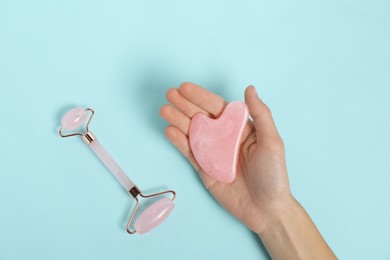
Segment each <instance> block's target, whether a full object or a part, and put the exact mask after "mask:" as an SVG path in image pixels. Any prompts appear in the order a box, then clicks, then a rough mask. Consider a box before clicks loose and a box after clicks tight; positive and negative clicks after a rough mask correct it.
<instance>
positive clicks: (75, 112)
mask: <svg viewBox="0 0 390 260" xmlns="http://www.w3.org/2000/svg"><path fill="white" fill-rule="evenodd" d="M86 116H87V113H86V112H85V110H84V108H82V107H76V108H73V109H71V110H69V111H68V112H67V113H66V114H65V115H64V116H63V117H62V119H61V124H62V128H64V129H65V130H68V131H71V130H74V129H76V128H79V127H80V126H81V125H82V124H83V123H84V121H85V117H86Z"/></svg>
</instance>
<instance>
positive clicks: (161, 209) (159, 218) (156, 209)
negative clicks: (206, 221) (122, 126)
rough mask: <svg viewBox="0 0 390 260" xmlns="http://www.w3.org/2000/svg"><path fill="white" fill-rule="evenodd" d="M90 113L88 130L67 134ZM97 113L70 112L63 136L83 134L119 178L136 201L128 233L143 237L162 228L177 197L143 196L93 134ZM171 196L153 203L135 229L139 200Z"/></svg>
mask: <svg viewBox="0 0 390 260" xmlns="http://www.w3.org/2000/svg"><path fill="white" fill-rule="evenodd" d="M88 112H89V113H90V116H89V119H88V122H87V124H86V125H85V131H83V132H74V133H68V134H64V133H63V131H64V130H65V131H73V130H76V129H79V128H81V127H82V126H83V125H84V122H85V120H86V118H87V113H88ZM94 113H95V112H94V111H93V110H92V109H90V108H87V109H84V108H81V107H76V108H74V109H71V110H70V111H68V112H67V113H66V114H65V115H64V116H63V117H62V120H61V124H62V127H61V129H60V130H59V134H60V136H61V137H70V136H76V135H80V136H81V137H82V139H83V140H84V141H85V143H86V144H87V145H88V146H89V147H90V148H91V149H92V150H93V151H94V152H95V153H96V155H97V156H98V157H99V158H100V160H101V161H102V162H103V163H104V164H105V165H106V167H107V168H108V169H109V170H110V171H111V173H112V174H113V175H114V176H115V178H116V179H117V180H118V181H119V182H120V183H121V184H122V186H123V187H124V188H125V189H126V191H127V192H128V193H130V195H131V196H132V197H133V198H134V199H135V201H136V204H135V207H134V209H133V212H132V213H131V216H130V218H129V221H128V222H127V225H126V231H127V232H128V233H130V234H134V233H136V232H138V233H139V234H144V233H146V232H149V231H150V230H152V229H153V228H155V227H157V226H158V225H160V224H161V223H162V222H163V221H164V220H165V219H166V218H167V217H168V216H169V215H170V214H171V212H172V211H173V209H174V207H175V204H174V203H173V200H174V199H175V197H176V193H175V192H174V191H173V190H167V191H162V192H158V193H153V194H149V195H144V194H142V192H141V190H140V189H139V188H138V187H137V186H136V185H135V184H134V183H133V182H132V181H131V180H130V178H129V177H128V176H127V175H126V174H125V172H124V171H123V170H122V169H121V168H120V167H119V165H118V164H117V163H116V162H115V161H114V159H113V158H112V157H111V156H110V154H109V153H108V152H107V151H106V150H105V149H104V147H103V146H102V145H101V144H100V142H99V141H98V140H97V139H96V137H95V136H94V135H93V134H92V133H91V132H90V131H89V129H88V127H89V123H90V122H91V119H92V117H93V115H94ZM167 193H171V194H172V198H168V197H164V198H162V199H160V200H158V201H157V202H154V203H153V204H151V205H150V206H149V207H148V208H146V209H145V210H144V211H143V212H142V213H141V214H140V215H139V217H138V218H137V219H136V221H135V222H134V225H133V228H131V224H132V222H133V219H134V216H135V213H136V211H137V208H138V204H139V201H138V198H139V196H140V197H142V198H150V197H155V196H160V195H163V194H167Z"/></svg>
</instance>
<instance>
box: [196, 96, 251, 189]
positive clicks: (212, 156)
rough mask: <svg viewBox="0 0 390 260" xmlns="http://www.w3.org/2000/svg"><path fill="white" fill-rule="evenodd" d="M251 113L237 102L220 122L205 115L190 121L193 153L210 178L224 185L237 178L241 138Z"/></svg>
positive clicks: (226, 110) (232, 104)
mask: <svg viewBox="0 0 390 260" xmlns="http://www.w3.org/2000/svg"><path fill="white" fill-rule="evenodd" d="M248 114H249V113H248V107H247V105H246V104H244V103H242V102H240V101H234V102H232V103H230V104H228V105H227V106H226V108H225V110H224V111H223V113H222V115H221V116H220V117H219V118H217V119H212V118H210V117H208V116H206V115H204V114H202V113H198V114H196V115H195V116H194V117H193V118H192V119H191V123H190V128H189V139H190V146H191V150H192V153H193V154H194V157H195V159H196V161H197V162H198V163H199V165H200V167H201V168H202V169H203V170H204V171H205V172H206V173H207V174H208V175H209V176H210V177H211V178H213V179H215V180H217V181H220V182H224V183H230V182H233V181H234V179H235V178H236V176H237V161H238V154H239V150H240V144H241V137H242V133H243V131H244V127H245V125H246V123H247V121H248Z"/></svg>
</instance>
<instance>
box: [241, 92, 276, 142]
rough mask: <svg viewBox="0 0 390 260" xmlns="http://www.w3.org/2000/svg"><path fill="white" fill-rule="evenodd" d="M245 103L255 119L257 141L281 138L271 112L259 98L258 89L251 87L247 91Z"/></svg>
mask: <svg viewBox="0 0 390 260" xmlns="http://www.w3.org/2000/svg"><path fill="white" fill-rule="evenodd" d="M245 102H246V104H247V105H248V108H249V113H250V115H251V117H252V119H253V125H254V127H255V131H256V137H257V140H258V141H261V138H264V137H266V138H279V134H278V131H277V129H276V126H275V122H274V120H273V118H272V114H271V111H270V109H269V108H268V107H267V105H266V104H265V103H264V102H263V101H262V100H261V99H260V98H259V97H258V96H257V93H256V89H255V88H254V87H253V86H249V87H247V89H246V90H245Z"/></svg>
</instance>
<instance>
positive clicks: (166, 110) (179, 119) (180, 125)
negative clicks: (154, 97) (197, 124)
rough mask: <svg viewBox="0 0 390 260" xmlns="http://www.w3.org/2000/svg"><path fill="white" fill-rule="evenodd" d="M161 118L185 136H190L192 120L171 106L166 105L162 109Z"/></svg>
mask: <svg viewBox="0 0 390 260" xmlns="http://www.w3.org/2000/svg"><path fill="white" fill-rule="evenodd" d="M160 116H161V117H162V118H164V119H165V120H166V121H167V122H168V123H169V124H171V125H173V126H174V127H176V128H177V129H179V130H180V131H181V132H182V133H183V134H185V135H188V128H189V126H190V118H189V117H188V116H186V115H185V114H184V113H183V112H181V111H179V110H177V109H176V108H174V107H173V106H171V105H168V104H166V105H164V106H162V107H161V109H160Z"/></svg>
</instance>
